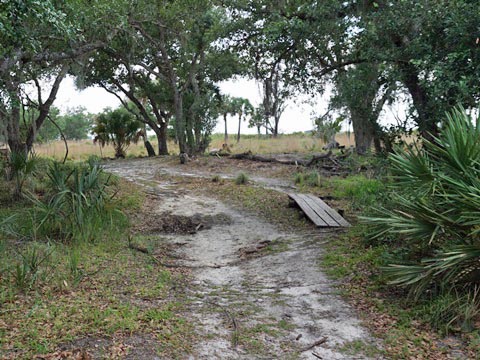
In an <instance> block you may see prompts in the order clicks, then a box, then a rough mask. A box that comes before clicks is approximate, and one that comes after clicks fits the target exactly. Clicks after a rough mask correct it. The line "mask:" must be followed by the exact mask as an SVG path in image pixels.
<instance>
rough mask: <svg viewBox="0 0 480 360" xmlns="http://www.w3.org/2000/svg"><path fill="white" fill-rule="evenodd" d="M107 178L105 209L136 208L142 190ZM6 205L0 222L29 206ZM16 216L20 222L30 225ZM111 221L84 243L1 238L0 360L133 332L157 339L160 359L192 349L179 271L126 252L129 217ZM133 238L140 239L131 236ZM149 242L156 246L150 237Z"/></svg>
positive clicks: (123, 336) (127, 210) (128, 210)
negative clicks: (112, 195) (180, 295)
mask: <svg viewBox="0 0 480 360" xmlns="http://www.w3.org/2000/svg"><path fill="white" fill-rule="evenodd" d="M38 178H39V179H41V178H42V174H39V176H38ZM112 183H113V184H114V186H115V189H112V191H113V192H114V193H115V194H116V197H115V200H114V201H113V203H111V204H110V206H112V207H114V208H116V209H121V210H122V211H123V212H124V213H127V214H128V213H131V212H138V211H140V207H141V206H142V204H143V201H144V194H143V193H142V192H140V191H139V189H138V188H137V187H136V186H134V185H132V184H131V183H128V182H126V181H122V180H120V179H118V178H112ZM0 184H1V186H2V187H6V188H8V186H7V185H5V184H4V183H3V181H1V180H0ZM31 185H33V184H31V183H30V184H27V186H31ZM32 189H33V188H30V189H29V190H32ZM10 204H11V202H2V203H0V218H1V219H4V218H6V217H8V216H9V215H11V214H14V213H18V212H19V211H20V212H22V213H23V214H26V213H28V212H29V211H30V210H31V209H30V207H31V206H32V205H31V203H30V202H26V201H24V202H20V203H19V204H17V206H12V207H10V206H8V205H10ZM121 218H122V219H124V216H122V217H121ZM19 220H20V221H23V226H27V227H29V226H31V223H30V222H33V221H30V220H29V219H28V218H27V219H26V220H27V221H25V216H22V217H20V218H19ZM33 220H34V219H33ZM104 225H105V224H104ZM113 225H114V227H115V228H117V230H116V231H112V232H98V233H97V235H96V237H95V238H93V239H91V241H76V242H64V241H60V239H56V238H55V237H51V238H50V239H48V238H47V239H43V238H38V239H36V240H33V241H18V240H17V239H15V238H13V237H12V236H11V235H6V234H3V235H0V358H4V357H7V358H9V357H14V358H19V359H32V358H34V357H35V356H36V355H39V354H53V353H55V352H56V351H57V350H58V348H59V347H61V346H62V347H63V346H65V347H67V348H68V347H70V346H71V347H73V348H74V347H75V342H76V341H77V340H78V339H85V340H82V341H85V342H86V344H84V345H82V347H86V348H87V349H88V350H89V351H107V350H108V349H96V348H95V345H96V344H97V340H98V339H110V338H115V339H120V340H119V341H123V340H122V339H127V338H128V337H130V336H131V335H132V334H133V335H135V336H139V337H154V338H156V339H159V340H160V342H161V346H160V348H158V349H153V350H154V351H155V352H156V353H157V354H158V356H160V357H162V356H169V357H178V356H180V355H184V354H186V353H188V352H189V351H190V350H191V348H190V346H191V345H190V344H192V340H191V339H192V337H193V336H194V333H193V330H192V325H191V324H190V323H189V322H188V321H187V320H186V319H184V318H183V317H182V315H181V314H182V312H183V306H184V305H183V300H182V299H180V298H179V299H177V298H176V293H174V292H173V290H172V289H173V288H174V287H176V288H178V287H181V286H183V285H182V284H184V283H185V281H186V280H185V277H184V275H183V274H181V273H176V272H170V271H168V270H167V269H164V268H162V267H161V266H159V265H158V264H157V263H156V262H155V261H153V259H152V257H151V256H146V255H145V254H142V253H139V252H136V251H134V250H131V249H129V247H128V242H129V236H128V234H129V225H128V222H126V221H120V222H118V221H115V222H114V224H113ZM102 227H103V228H105V229H106V228H108V227H105V226H102ZM132 241H135V242H142V241H145V239H143V237H137V236H135V235H133V240H132ZM151 246H152V249H154V246H157V247H158V246H160V245H159V243H158V241H157V242H154V241H153V240H152V241H151ZM174 285H175V286H174ZM124 341H127V340H124ZM69 344H70V345H69ZM97 346H98V345H97ZM105 346H107V345H105Z"/></svg>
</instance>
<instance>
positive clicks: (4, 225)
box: [0, 162, 124, 241]
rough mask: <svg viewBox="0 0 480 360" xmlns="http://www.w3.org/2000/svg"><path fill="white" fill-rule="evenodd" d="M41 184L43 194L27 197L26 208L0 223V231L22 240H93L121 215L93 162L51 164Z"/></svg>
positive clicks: (104, 179)
mask: <svg viewBox="0 0 480 360" xmlns="http://www.w3.org/2000/svg"><path fill="white" fill-rule="evenodd" d="M46 179H47V180H45V182H43V183H42V185H43V189H44V191H45V194H43V196H42V197H40V198H38V197H35V196H34V195H32V194H30V195H29V196H27V197H28V199H29V200H30V201H31V203H32V205H33V206H32V207H31V208H29V209H26V210H25V209H20V210H18V211H17V212H16V213H15V214H13V215H12V216H10V217H8V218H6V219H5V220H4V221H2V222H0V231H1V232H3V233H4V234H6V235H8V236H10V237H14V238H19V239H22V240H28V241H36V240H40V239H55V240H61V241H69V240H74V239H77V240H93V239H95V238H98V237H99V236H101V235H102V234H105V233H108V232H110V231H111V230H112V228H113V223H114V219H116V220H118V219H119V218H120V217H121V218H123V217H124V216H123V214H121V213H120V212H119V211H117V210H115V207H114V206H112V205H111V198H112V196H111V193H109V191H108V188H109V179H110V177H109V176H107V175H106V174H104V172H103V170H102V169H101V168H100V166H99V165H98V164H96V163H94V162H90V163H87V164H73V163H67V164H60V163H57V162H54V163H52V164H51V166H50V168H49V169H48V171H47V175H46Z"/></svg>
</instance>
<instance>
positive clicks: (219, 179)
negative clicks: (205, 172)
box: [212, 175, 222, 183]
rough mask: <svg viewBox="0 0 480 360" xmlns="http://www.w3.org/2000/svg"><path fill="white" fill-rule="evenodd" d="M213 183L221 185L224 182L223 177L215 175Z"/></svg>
mask: <svg viewBox="0 0 480 360" xmlns="http://www.w3.org/2000/svg"><path fill="white" fill-rule="evenodd" d="M212 182H214V183H220V182H222V177H221V176H220V175H213V177H212Z"/></svg>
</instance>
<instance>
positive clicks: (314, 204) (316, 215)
mask: <svg viewBox="0 0 480 360" xmlns="http://www.w3.org/2000/svg"><path fill="white" fill-rule="evenodd" d="M288 196H289V197H290V198H291V199H292V200H293V201H295V202H296V203H297V204H298V206H300V209H302V210H303V212H304V213H305V214H306V215H307V216H308V218H309V219H310V220H312V221H313V223H314V224H315V225H316V226H317V227H348V226H350V224H349V223H348V221H347V220H345V219H344V218H343V217H342V216H341V215H340V214H339V213H338V212H336V211H335V210H334V209H332V208H331V207H330V206H328V205H327V204H325V202H324V201H323V200H322V199H320V198H319V197H317V196H315V195H312V194H294V193H290V194H288Z"/></svg>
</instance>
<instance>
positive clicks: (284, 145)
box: [35, 133, 355, 160]
mask: <svg viewBox="0 0 480 360" xmlns="http://www.w3.org/2000/svg"><path fill="white" fill-rule="evenodd" d="M337 141H338V142H339V143H340V145H345V146H346V147H349V146H350V145H354V144H355V140H354V137H353V135H352V134H350V135H348V134H347V133H341V134H339V135H338V136H337ZM223 143H224V139H223V135H221V134H214V135H213V136H212V142H211V144H210V150H211V149H215V148H217V149H218V148H221V147H222V144H223ZM228 143H229V146H230V148H231V150H232V152H234V153H242V152H246V151H251V152H253V153H255V154H267V153H308V152H320V151H322V146H324V145H325V143H324V142H323V141H322V140H321V139H319V138H317V137H314V136H311V135H297V134H294V135H281V136H279V137H278V138H276V139H273V138H258V137H257V136H255V135H253V136H252V135H245V136H243V137H242V138H241V140H240V142H239V143H237V142H236V140H235V137H234V135H230V140H229V142H228ZM152 145H153V147H154V148H156V146H157V143H156V141H155V140H153V141H152ZM168 147H169V151H170V153H171V154H175V153H178V146H177V145H176V144H175V143H174V142H173V141H169V143H168ZM68 148H69V154H68V158H69V159H71V160H85V159H87V158H88V157H89V156H91V155H96V156H99V157H113V156H114V151H113V147H112V146H107V147H105V148H103V149H102V148H100V146H99V145H96V144H94V143H93V141H92V140H82V141H69V142H68ZM35 152H36V153H37V155H42V156H47V157H50V158H53V159H57V160H61V159H63V157H64V156H65V144H64V143H63V142H62V141H55V142H51V143H48V144H40V145H36V146H35ZM146 155H147V151H146V150H145V147H144V146H143V143H141V142H140V143H138V144H133V145H131V146H130V147H129V148H128V150H127V156H133V157H136V156H146Z"/></svg>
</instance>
